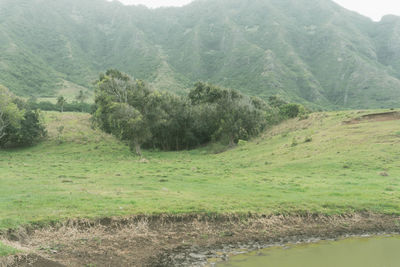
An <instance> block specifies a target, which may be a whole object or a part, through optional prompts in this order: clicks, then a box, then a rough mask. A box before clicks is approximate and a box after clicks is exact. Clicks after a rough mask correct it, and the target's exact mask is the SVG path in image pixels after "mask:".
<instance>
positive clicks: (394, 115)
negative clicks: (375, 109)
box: [343, 111, 400, 124]
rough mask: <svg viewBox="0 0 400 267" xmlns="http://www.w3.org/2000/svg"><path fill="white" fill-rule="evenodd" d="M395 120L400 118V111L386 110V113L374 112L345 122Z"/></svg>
mask: <svg viewBox="0 0 400 267" xmlns="http://www.w3.org/2000/svg"><path fill="white" fill-rule="evenodd" d="M393 120H400V112H398V111H391V112H384V113H373V114H367V115H363V116H361V117H358V118H355V119H352V120H349V121H344V122H343V123H344V124H358V123H361V122H364V121H369V122H371V121H393Z"/></svg>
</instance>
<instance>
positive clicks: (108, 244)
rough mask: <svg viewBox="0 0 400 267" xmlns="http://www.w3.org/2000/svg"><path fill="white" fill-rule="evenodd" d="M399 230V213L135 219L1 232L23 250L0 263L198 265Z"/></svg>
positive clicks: (190, 216) (4, 239) (72, 223)
mask: <svg viewBox="0 0 400 267" xmlns="http://www.w3.org/2000/svg"><path fill="white" fill-rule="evenodd" d="M383 232H385V233H399V232H400V216H391V215H378V214H371V213H362V214H361V213H360V214H348V215H340V216H322V215H311V214H310V215H302V216H300V215H295V216H294V215H291V216H283V215H282V216H258V215H246V216H210V215H207V216H205V215H184V216H170V215H165V216H135V217H130V218H124V219H121V218H108V219H101V220H97V221H89V220H75V221H68V222H65V223H63V224H58V225H54V226H51V227H47V228H41V229H34V228H32V227H26V228H21V229H19V230H13V231H7V232H3V233H1V238H0V239H2V240H3V242H5V243H7V244H8V245H12V246H14V247H16V248H18V249H20V250H22V251H23V252H24V253H22V254H21V255H18V256H12V257H8V258H2V259H0V263H1V264H0V266H50V267H52V266H54V267H56V266H63V265H64V266H204V264H206V263H207V259H208V258H219V259H224V258H225V257H226V255H228V254H229V253H230V252H233V251H235V250H238V249H249V250H251V249H257V248H262V247H264V246H266V245H268V244H272V243H287V242H299V241H300V242H306V241H309V240H310V239H311V240H312V239H314V238H317V239H328V238H329V239H331V238H338V237H342V236H345V235H348V234H352V235H361V234H374V233H383Z"/></svg>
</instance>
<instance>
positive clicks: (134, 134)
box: [110, 103, 151, 156]
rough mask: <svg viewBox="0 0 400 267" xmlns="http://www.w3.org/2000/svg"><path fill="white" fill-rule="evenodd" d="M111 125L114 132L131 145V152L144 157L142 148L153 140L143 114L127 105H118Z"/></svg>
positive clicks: (114, 109)
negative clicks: (148, 141)
mask: <svg viewBox="0 0 400 267" xmlns="http://www.w3.org/2000/svg"><path fill="white" fill-rule="evenodd" d="M112 110H113V113H112V115H111V116H110V119H111V120H112V122H111V123H113V124H114V125H115V127H114V128H113V129H114V130H113V132H114V133H115V134H116V135H117V136H119V137H120V138H121V139H122V140H126V141H128V143H129V146H130V148H131V150H132V151H133V150H135V152H136V154H137V155H138V156H142V151H141V146H142V144H143V143H145V142H146V141H147V140H149V139H150V138H151V132H150V129H149V127H148V124H147V123H146V121H145V119H144V118H143V116H142V114H140V112H139V111H138V110H136V109H135V108H133V107H132V106H130V105H128V104H126V103H116V104H114V105H113V107H112Z"/></svg>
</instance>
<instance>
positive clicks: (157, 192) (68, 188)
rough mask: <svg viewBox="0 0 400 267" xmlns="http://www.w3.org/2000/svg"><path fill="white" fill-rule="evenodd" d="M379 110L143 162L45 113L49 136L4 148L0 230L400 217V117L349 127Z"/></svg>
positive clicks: (83, 117)
mask: <svg viewBox="0 0 400 267" xmlns="http://www.w3.org/2000/svg"><path fill="white" fill-rule="evenodd" d="M372 112H373V111H346V112H330V113H316V114H312V115H310V118H308V119H306V120H291V121H287V122H285V123H283V124H281V125H279V126H276V127H274V128H273V129H270V130H269V131H268V132H267V133H265V134H264V135H263V136H262V137H260V138H258V139H256V140H253V141H251V142H248V143H241V144H240V145H239V146H238V147H236V148H235V149H231V150H229V151H226V152H224V153H219V154H215V153H213V151H214V150H216V149H218V148H219V147H212V146H208V147H205V148H201V149H197V150H193V151H183V152H152V151H145V153H144V156H145V159H142V160H140V159H139V158H137V157H135V156H134V155H133V154H131V153H130V151H129V149H128V148H127V147H126V146H125V145H124V144H122V143H120V142H119V141H117V140H115V139H114V138H113V137H111V136H109V135H106V134H104V133H102V132H100V131H98V130H93V129H92V128H91V127H90V122H89V115H87V114H74V113H64V114H60V113H55V112H48V113H44V116H45V121H46V124H47V127H48V132H49V137H48V140H46V141H45V142H43V143H41V144H39V145H37V146H34V147H31V148H25V149H16V150H3V151H0V229H6V228H10V227H17V226H19V225H23V224H28V223H46V222H49V221H57V220H63V219H67V218H79V217H80V218H81V217H85V218H95V217H101V216H119V215H130V214H158V213H171V214H178V213H221V214H222V213H223V214H226V213H248V212H252V213H262V214H273V213H299V212H300V213H304V212H313V213H324V214H338V213H345V212H355V211H373V212H378V213H389V214H392V213H393V214H400V120H390V121H364V122H361V123H358V124H349V125H346V124H343V121H347V120H350V119H351V118H355V117H359V116H361V115H363V114H367V113H372ZM60 125H64V126H65V128H64V130H63V132H62V134H59V132H58V131H57V128H58V127H59V126H60ZM3 251H6V250H4V249H3V248H2V247H1V245H0V253H6V252H3Z"/></svg>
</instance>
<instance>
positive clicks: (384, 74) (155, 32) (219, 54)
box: [0, 0, 400, 109]
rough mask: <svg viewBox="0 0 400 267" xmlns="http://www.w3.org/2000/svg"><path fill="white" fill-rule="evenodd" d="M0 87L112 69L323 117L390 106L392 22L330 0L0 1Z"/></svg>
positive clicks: (397, 38) (396, 94)
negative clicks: (206, 86)
mask: <svg viewBox="0 0 400 267" xmlns="http://www.w3.org/2000/svg"><path fill="white" fill-rule="evenodd" d="M0 51H1V53H0V84H3V85H5V86H7V87H9V88H10V90H12V91H14V92H15V93H17V94H19V95H23V96H28V95H32V94H34V95H37V96H51V95H53V96H54V95H57V92H58V91H59V90H60V89H62V85H63V84H64V81H68V82H69V83H73V84H76V85H79V86H84V87H91V84H92V81H93V80H95V79H96V77H97V75H98V73H99V72H101V71H104V70H106V69H108V68H117V69H120V70H122V71H124V72H127V73H128V74H130V75H132V76H134V77H135V78H140V79H144V80H146V81H148V82H149V83H150V84H151V85H152V86H153V87H155V88H157V89H161V90H170V91H174V92H175V93H178V94H181V93H184V92H185V91H186V89H187V88H189V87H191V86H192V84H193V83H194V82H196V81H198V80H203V81H208V82H212V83H216V84H218V85H221V86H225V87H231V88H234V89H238V90H241V91H242V92H244V93H246V94H249V95H257V96H260V97H262V98H267V97H268V96H271V95H274V94H280V95H282V96H283V97H284V98H286V99H288V100H291V101H297V102H300V103H304V104H306V105H308V106H310V107H323V108H328V109H332V108H380V107H395V106H398V103H399V102H400V17H396V16H385V17H384V18H383V19H382V20H381V21H380V22H373V21H372V20H370V19H368V18H366V17H363V16H361V15H359V14H357V13H354V12H351V11H348V10H346V9H344V8H342V7H340V6H339V5H337V4H335V3H334V2H332V1H330V0H213V1H211V0H198V1H194V2H193V3H191V4H189V5H187V6H184V7H181V8H159V9H148V8H146V7H144V6H124V5H122V4H120V3H119V2H115V1H114V2H107V1H103V0H70V1H67V0H57V1H50V0H1V1H0Z"/></svg>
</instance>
